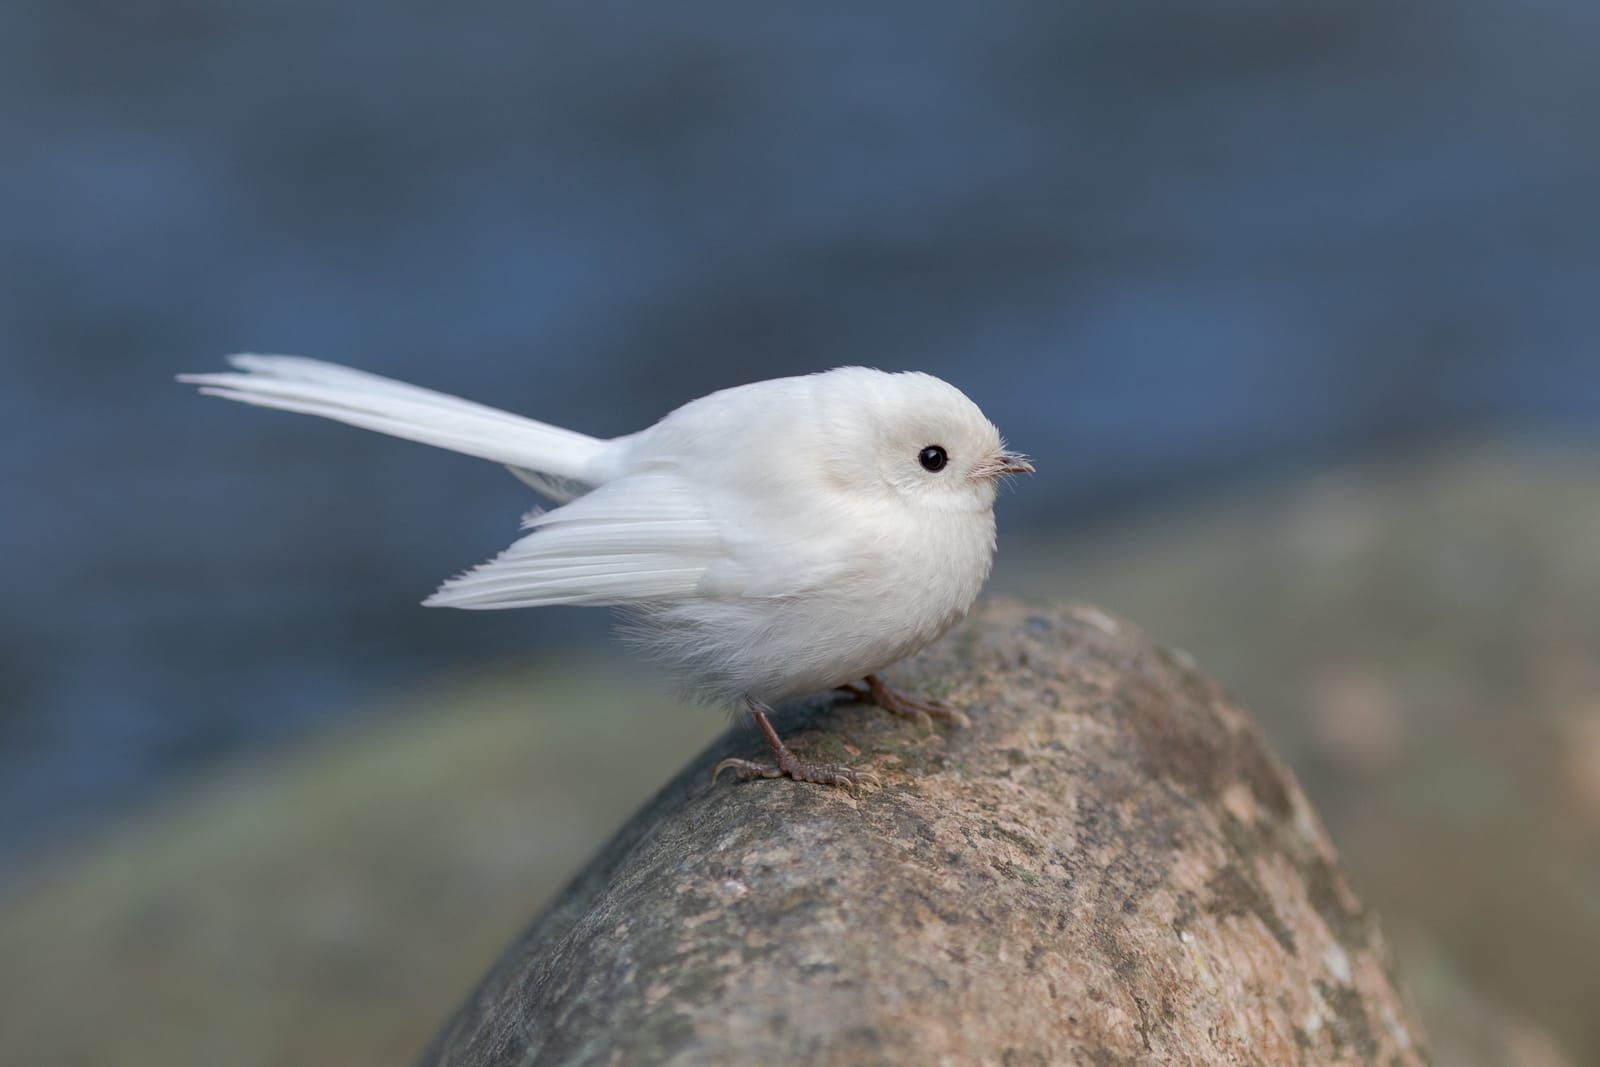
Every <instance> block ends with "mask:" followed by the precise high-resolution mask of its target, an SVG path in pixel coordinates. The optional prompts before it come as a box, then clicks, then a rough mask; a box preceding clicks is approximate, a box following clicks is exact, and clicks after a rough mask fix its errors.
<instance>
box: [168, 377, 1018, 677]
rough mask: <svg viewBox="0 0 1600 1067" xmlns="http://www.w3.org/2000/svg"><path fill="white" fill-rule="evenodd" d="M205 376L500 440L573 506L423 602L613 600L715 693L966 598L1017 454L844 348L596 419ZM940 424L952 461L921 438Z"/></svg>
mask: <svg viewBox="0 0 1600 1067" xmlns="http://www.w3.org/2000/svg"><path fill="white" fill-rule="evenodd" d="M233 364H234V366H235V367H236V368H237V370H236V372H234V373H224V374H203V375H190V376H185V377H184V379H183V380H185V381H189V382H192V383H195V384H198V385H200V386H201V387H202V389H203V391H205V392H207V393H211V394H214V395H217V396H222V397H226V398H228V399H232V400H239V401H242V402H245V403H249V404H255V405H258V406H262V407H273V408H280V409H283V410H288V411H297V412H303V413H307V414H314V415H321V416H323V417H326V418H331V419H335V420H338V421H341V422H345V423H349V424H351V425H355V426H361V427H364V428H367V429H372V430H378V431H380V432H383V433H389V434H393V435H395V436H398V437H404V438H408V439H410V440H414V441H420V442H423V443H426V444H432V445H437V446H439V447H443V448H448V449H452V450H454V451H458V452H463V453H466V454H468V455H473V456H478V457H481V458H484V459H489V460H494V461H496V462H499V463H503V464H506V465H508V466H510V467H512V468H513V471H514V473H516V474H517V475H518V477H520V478H522V479H523V480H524V481H525V482H527V483H528V484H530V485H531V486H533V487H534V488H535V489H538V490H539V491H540V492H542V493H544V494H545V495H546V496H548V497H550V498H551V499H553V500H554V501H556V502H557V503H560V504H561V505H562V506H560V507H557V508H554V509H553V510H550V511H544V512H536V513H534V514H533V515H530V516H529V517H528V518H527V519H526V520H525V523H524V525H525V528H526V531H527V532H526V533H525V534H524V536H523V537H522V538H521V539H519V540H518V541H516V542H514V543H513V544H512V545H511V546H510V547H509V548H507V549H506V550H505V551H504V552H502V553H501V554H500V555H499V556H497V557H495V558H494V559H492V560H490V561H489V562H487V563H484V564H482V565H481V566H479V567H476V568H474V569H473V570H470V571H468V572H467V573H465V574H463V575H461V576H459V577H457V578H453V579H451V580H450V581H448V582H446V583H445V584H444V585H443V586H442V587H441V588H440V589H439V591H438V592H436V593H435V594H434V595H433V596H432V597H430V598H428V600H427V601H426V603H428V604H430V605H435V606H443V607H458V608H512V607H536V606H541V605H547V604H593V605H612V606H617V607H620V608H622V609H624V610H625V612H626V613H627V616H628V619H629V625H628V627H627V632H628V633H629V634H630V635H631V636H632V637H633V638H634V639H635V641H636V642H637V644H638V645H639V646H640V647H641V648H642V649H643V650H644V651H645V652H646V653H647V654H649V655H651V656H653V657H655V658H656V659H658V660H661V661H663V662H665V663H666V664H668V665H669V666H670V667H671V668H673V669H674V670H675V671H676V672H677V673H678V674H679V675H680V677H681V678H682V679H683V681H684V682H685V685H686V687H687V688H689V689H690V691H692V692H694V693H696V694H698V695H700V696H703V697H706V698H708V699H714V700H732V699H737V698H739V697H742V696H749V697H753V698H755V699H757V700H761V701H771V700H777V699H781V698H783V697H786V696H791V695H795V694H798V693H803V692H808V691H811V690H816V689H823V688H828V687H831V686H835V685H839V684H842V683H845V682H848V681H852V680H855V679H858V678H860V677H862V676H864V675H866V674H868V673H871V672H874V671H876V670H878V669H880V668H882V667H884V666H887V665H888V664H890V663H893V662H895V661H896V660H898V659H900V658H902V657H904V656H906V655H908V654H910V653H911V652H914V651H916V650H917V649H918V648H921V647H922V646H924V645H926V644H928V643H929V642H931V641H933V640H935V639H936V638H938V637H939V636H940V635H941V634H943V633H944V632H945V631H946V630H947V629H949V627H950V626H951V625H953V624H954V623H955V622H956V621H957V620H959V619H960V618H961V617H962V616H963V615H964V614H965V613H966V611H967V609H968V607H970V605H971V604H972V601H973V600H974V599H975V598H976V596H977V594H978V591H979V589H980V588H981V586H982V584H983V582H984V580H985V579H986V578H987V576H988V573H989V566H990V561H991V559H992V556H993V553H994V544H995V542H994V537H995V528H994V513H993V504H994V494H995V472H996V471H1004V470H1006V469H1008V468H1007V467H1005V466H1004V464H1003V463H1002V462H1001V461H1002V460H1012V461H1016V457H1010V456H1009V454H1007V453H1005V452H1004V451H1003V446H1002V443H1001V441H1000V436H999V434H998V432H997V431H996V430H995V428H994V426H993V425H991V424H990V423H989V421H988V420H987V419H985V418H984V417H983V415H982V413H981V412H980V411H979V410H978V408H977V407H976V405H974V404H973V403H972V402H971V401H970V400H968V399H967V398H966V396H964V395H963V394H962V393H961V392H960V391H959V390H957V389H955V388H954V387H953V386H950V385H948V384H946V383H945V382H942V381H940V380H939V379H937V378H933V377H931V376H929V375H925V374H915V373H903V374H887V373H884V372H881V371H875V370H868V369H865V368H860V367H845V368H840V369H838V370H833V371H827V372H823V373H820V374H812V375H806V376H803V377H797V378H782V379H775V380H772V381H767V382H757V383H753V384H751V385H745V386H739V387H735V388H732V389H726V390H722V391H720V392H717V393H713V394H711V395H709V396H706V397H703V398H701V399H699V400H696V401H693V402H691V403H689V404H686V405H684V406H683V407H681V408H679V409H677V410H676V411H674V412H672V413H670V414H669V415H667V416H666V417H665V418H663V419H662V420H661V421H660V422H658V423H657V424H656V425H654V426H652V427H650V428H649V429H646V430H643V431H641V432H639V433H636V434H632V435H629V436H627V437H620V438H615V439H613V440H600V439H597V438H593V437H588V436H585V435H583V434H579V433H574V432H573V431H570V430H564V429H560V428H558V427H554V426H549V425H546V424H544V423H540V422H536V421H534V420H532V419H527V418H523V417H521V416H517V415H511V414H508V413H506V412H502V411H498V410H496V409H494V408H489V407H486V406H484V405H481V404H475V403H472V402H470V401H465V400H460V399H457V398H455V397H450V396H446V395H444V394H441V393H436V392H433V391H431V390H426V389H420V388H418V387H416V386H411V385H406V384H404V383H400V382H396V381H392V380H390V379H387V378H382V377H379V376H377V375H372V374H367V373H365V372H361V371H355V370H351V369H349V368H345V367H339V366H335V365H333V364H328V363H322V362H319V361H316V360H307V359H300V358H295V357H287V356H239V357H234V359H233ZM930 446H938V447H939V449H940V450H941V451H942V452H945V453H947V454H948V465H947V466H945V467H943V468H942V469H938V470H930V469H928V468H927V467H926V466H924V465H923V463H922V461H921V459H919V456H920V455H921V453H922V452H923V450H925V449H926V448H928V447H930Z"/></svg>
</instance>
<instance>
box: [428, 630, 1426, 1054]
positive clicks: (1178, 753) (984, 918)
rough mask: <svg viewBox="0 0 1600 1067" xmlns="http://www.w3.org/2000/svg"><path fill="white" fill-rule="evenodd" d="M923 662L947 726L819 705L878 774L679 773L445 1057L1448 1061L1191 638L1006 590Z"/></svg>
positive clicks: (505, 964) (1294, 789) (813, 738)
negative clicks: (958, 715)
mask: <svg viewBox="0 0 1600 1067" xmlns="http://www.w3.org/2000/svg"><path fill="white" fill-rule="evenodd" d="M896 680H897V681H898V682H899V683H900V684H902V685H904V686H906V687H908V688H913V689H916V690H918V691H920V692H923V693H927V694H930V695H934V696H938V697H940V698H941V699H943V700H945V701H947V702H948V703H950V704H952V705H954V706H956V707H960V708H962V709H963V710H965V711H967V712H968V713H969V714H970V715H971V716H972V719H973V725H972V727H971V728H970V729H966V730H957V731H953V732H951V731H945V730H943V729H941V730H940V731H938V732H931V733H918V732H917V731H916V729H915V728H914V727H912V726H910V725H908V724H906V723H903V722H899V721H895V720H892V719H891V718H890V717H888V716H886V715H883V714H881V713H879V712H876V711H874V710H871V709H864V708H859V707H854V706H838V705H836V706H833V707H830V708H827V709H825V710H824V709H818V708H812V709H809V710H805V709H802V710H801V712H800V713H798V715H792V716H789V717H788V720H787V721H786V722H783V721H780V724H779V725H780V729H782V728H785V727H786V728H787V730H786V734H787V736H788V738H789V740H790V742H791V744H793V745H794V746H795V747H796V748H797V749H798V750H799V751H800V752H801V753H802V754H805V755H810V756H813V757H820V758H823V759H828V760H837V761H843V762H849V763H851V764H852V765H855V766H858V767H866V768H870V769H871V770H873V771H874V772H876V773H877V774H878V775H879V776H880V777H881V779H882V780H883V788H881V789H879V790H876V791H871V792H866V793H862V794H861V795H852V794H851V793H849V792H846V791H844V790H838V789H825V788H820V787H815V786H809V785H801V784H797V783H794V782H789V781H760V782H750V783H738V784H734V783H731V782H729V781H727V780H724V781H723V782H722V783H720V784H717V785H712V784H711V783H710V782H709V781H708V780H707V779H708V770H709V768H710V767H711V766H712V765H713V764H714V763H715V762H716V761H717V760H718V759H720V758H722V757H723V756H725V755H728V754H730V753H735V752H737V753H750V754H755V753H758V752H759V751H760V748H761V741H760V739H759V738H758V737H757V736H756V735H755V734H754V733H753V732H750V731H746V730H740V729H736V730H734V731H732V732H731V733H730V734H729V735H727V736H726V737H724V738H723V739H722V741H720V742H719V743H718V744H716V745H714V746H713V747H712V749H711V750H709V751H707V752H706V753H704V754H703V755H702V756H701V757H700V758H699V759H698V760H697V761H695V762H694V763H692V764H691V766H690V767H689V768H688V769H687V770H685V771H684V772H683V774H681V775H680V776H679V777H678V778H677V779H676V780H675V781H674V782H673V783H672V784H670V785H669V786H667V787H666V789H665V790H663V791H662V792H661V793H660V794H659V795H658V796H657V797H656V799H655V800H654V801H653V802H652V803H651V804H649V805H648V806H647V807H646V808H645V809H644V810H643V811H642V812H641V813H640V814H639V815H638V816H636V817H635V818H634V819H633V820H632V822H631V823H629V824H628V825H627V827H626V828H625V829H624V830H623V831H622V832H621V833H620V834H619V835H618V836H617V837H616V838H614V839H613V840H612V841H611V843H610V844H609V845H608V846H607V847H606V848H605V849H604V850H603V851H602V852H601V853H600V855H599V856H598V857H597V858H596V859H595V860H594V861H593V862H592V863H591V864H590V866H589V867H588V868H587V870H586V871H585V872H584V873H583V874H581V875H580V876H579V877H578V878H577V880H576V881H574V882H573V884H572V885H571V886H569V887H568V889H567V890H566V891H565V893H564V894H562V895H561V896H560V897H559V898H558V899H557V901H556V903H555V904H554V905H553V906H552V907H551V908H550V909H549V910H548V911H546V912H545V913H544V915H543V916H542V917H540V918H539V919H538V920H537V921H536V922H535V923H534V924H533V926H532V927H531V928H530V929H529V930H528V931H527V932H526V934H525V935H524V936H523V937H522V938H521V939H520V940H519V941H518V942H517V943H516V944H514V945H513V946H512V947H511V948H510V949H509V950H508V951H507V952H506V953H505V955H504V956H503V957H502V959H501V960H500V962H499V963H498V964H497V965H496V966H495V967H494V968H493V969H492V970H491V972H490V974H489V975H488V977H487V978H486V979H485V980H484V981H483V983H482V984H481V986H480V987H479V988H478V990H477V991H476V992H475V993H474V994H473V995H472V996H471V997H470V998H469V1000H468V1003H467V1004H466V1005H465V1006H464V1007H463V1008H462V1010H461V1011H460V1012H459V1013H458V1015H457V1016H456V1018H455V1019H454V1020H453V1021H452V1022H451V1023H450V1024H449V1025H448V1026H447V1028H446V1029H445V1030H444V1032H443V1033H442V1034H441V1035H440V1036H439V1038H438V1039H437V1041H436V1042H435V1044H434V1046H433V1047H432V1048H431V1049H430V1050H429V1052H428V1053H427V1055H426V1056H425V1062H427V1063H430V1064H453V1065H454V1064H463V1065H464V1064H471V1065H489V1064H510V1063H518V1064H546V1063H548V1064H556V1063H560V1064H622V1063H680V1064H690V1063H693V1064H715V1063H735V1062H737V1063H780V1062H795V1061H804V1062H824V1063H851V1064H856V1063H923V1062H961V1063H990V1062H992V1063H1004V1064H1013V1063H1015V1064H1031V1063H1038V1064H1057V1063H1083V1064H1123V1063H1129V1064H1131V1063H1239V1064H1254V1063H1262V1064H1311V1063H1315V1064H1379V1063H1381V1064H1384V1065H1391V1064H1419V1063H1424V1062H1426V1054H1425V1052H1424V1050H1423V1047H1422V1035H1421V1032H1420V1029H1419V1027H1418V1026H1417V1024H1416V1023H1415V1022H1414V1020H1413V1018H1412V1016H1411V1013H1410V1012H1409V1010H1408V1009H1407V1007H1406V1005H1405V1003H1404V1002H1403V1001H1402V999H1401V997H1400V995H1399V993H1398V991H1397V984H1396V981H1395V978H1394V975H1393V971H1392V968H1391V965H1390V959H1389V952H1388V949H1387V947H1386V945H1385V943H1384V940H1383V937H1382V935H1381V934H1380V932H1379V930H1378V926H1377V923H1376V920H1375V918H1374V916H1373V915H1372V914H1371V913H1370V912H1368V911H1367V910H1365V909H1364V908H1363V907H1362V905H1361V903H1360V902H1359V901H1358V900H1357V899H1356V897H1355V895H1354V893H1353V892H1352V891H1351V889H1350V887H1349V885H1348V884H1347V882H1346V880H1345V878H1344V876H1343V874H1342V873H1341V872H1340V870H1339V867H1338V863H1337V861H1336V859H1335V856H1334V853H1333V849H1332V847H1331V846H1330V844H1329V843H1328V840H1327V838H1326V836H1325V835H1324V834H1323V831H1322V829H1321V827H1320V825H1319V823H1318V821H1317V818H1316V816H1315V815H1314V814H1313V813H1312V811H1311V809H1310V808H1309V806H1308V804H1307V802H1306V800H1305V798H1304V796H1303V795H1302V794H1301V792H1300V789H1299V787H1298V786H1297V785H1296V784H1295V782H1294V780H1293V778H1292V776H1291V775H1290V774H1289V773H1288V771H1287V770H1285V768H1284V767H1283V766H1282V765H1281V764H1280V763H1279V762H1278V761H1277V759H1276V758H1275V757H1274V756H1273V755H1272V754H1271V752H1270V751H1269V750H1268V748H1267V747H1266V745H1265V743H1264V742H1263V741H1262V738H1261V735H1260V733H1259V732H1258V731H1257V729H1256V728H1255V726H1254V725H1253V724H1252V723H1251V722H1250V720H1249V717H1248V716H1247V715H1246V713H1245V712H1244V711H1243V710H1242V709H1241V708H1239V707H1238V705H1237V704H1236V703H1234V701H1233V700H1231V699H1230V698H1229V697H1228V695H1227V694H1226V693H1224V692H1223V691H1222V690H1221V689H1220V688H1219V687H1218V686H1217V685H1216V684H1215V683H1213V682H1211V681H1210V680H1208V679H1207V678H1206V677H1205V676H1204V675H1202V674H1201V673H1200V672H1199V671H1198V670H1197V669H1196V668H1195V666H1194V665H1193V663H1191V662H1189V661H1188V659H1187V658H1186V657H1184V656H1183V655H1181V654H1177V653H1172V652H1168V651H1164V650H1162V649H1160V648H1157V647H1155V646H1154V645H1152V644H1151V643H1150V642H1148V641H1147V640H1146V639H1145V638H1144V637H1143V636H1142V635H1141V634H1140V633H1139V632H1138V631H1137V630H1136V629H1134V628H1133V627H1132V626H1130V625H1128V624H1126V623H1122V622H1119V621H1117V620H1115V619H1112V618H1110V617H1109V616H1106V615H1104V614H1103V613H1101V612H1099V611H1096V610H1094V609H1090V608H1078V609H1075V610H1070V611H1036V610H1031V609H1029V608H1026V607H1023V606H1021V605H1019V604H1016V603H1014V602H1003V603H998V604H991V605H989V606H987V607H984V608H982V609H981V610H979V611H978V612H976V613H975V614H974V617H973V618H972V619H970V620H969V621H968V623H967V624H966V626H965V627H964V628H963V629H962V630H960V631H959V632H958V633H956V634H954V635H952V637H951V638H949V639H947V640H946V641H944V642H941V643H940V644H939V645H938V646H937V647H936V648H934V649H932V650H930V651H929V652H927V653H924V654H923V655H922V656H920V657H918V658H917V659H915V660H914V661H912V662H911V663H910V664H908V665H906V666H904V667H902V668H901V669H900V670H899V671H898V672H897V676H896Z"/></svg>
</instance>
